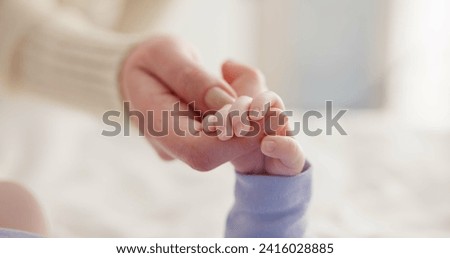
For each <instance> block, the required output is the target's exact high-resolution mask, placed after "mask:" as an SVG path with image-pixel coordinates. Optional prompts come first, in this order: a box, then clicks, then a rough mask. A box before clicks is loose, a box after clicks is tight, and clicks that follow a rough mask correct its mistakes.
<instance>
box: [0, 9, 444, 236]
mask: <svg viewBox="0 0 450 258" xmlns="http://www.w3.org/2000/svg"><path fill="white" fill-rule="evenodd" d="M158 8H159V9H158V11H155V15H154V16H153V17H151V18H152V19H143V23H144V24H143V27H146V26H145V25H146V24H150V25H151V26H149V27H150V28H149V29H148V30H149V31H150V32H151V33H153V32H161V31H162V32H165V33H173V34H176V35H180V36H181V37H184V38H185V39H186V40H187V41H190V42H191V43H192V44H193V45H194V46H196V47H197V48H198V49H199V52H200V53H201V55H202V57H203V59H204V64H205V66H206V67H208V68H209V69H211V71H214V72H216V73H218V72H219V67H220V64H221V62H222V61H223V60H225V59H226V58H233V59H236V60H240V61H243V62H246V63H249V64H252V65H256V66H258V67H260V68H261V70H262V71H263V72H264V73H265V74H266V76H267V82H268V84H269V87H270V88H271V89H273V90H275V91H277V92H279V93H280V94H281V95H282V96H283V97H284V99H285V100H286V103H287V104H288V107H289V108H292V109H295V110H297V115H300V114H301V112H302V111H304V110H307V109H311V108H313V109H319V110H320V109H322V108H324V106H325V100H333V101H334V104H335V106H336V107H337V108H339V107H342V108H347V109H349V111H348V112H347V114H346V115H345V116H344V119H343V122H342V123H341V124H342V126H343V127H344V129H345V130H346V131H347V133H348V136H340V135H338V134H335V135H333V136H325V135H323V136H319V137H308V136H306V135H303V134H301V135H300V136H299V137H298V138H299V141H300V143H301V144H302V145H303V146H304V149H305V152H306V154H307V155H308V158H309V159H310V160H311V162H312V164H313V166H314V167H315V170H314V173H315V174H314V177H315V178H314V179H315V180H314V198H313V203H312V207H311V210H310V212H309V221H310V223H309V228H308V231H307V235H308V236H330V237H359V236H369V237H370V236H380V237H381V236H386V237H397V236H406V237H410V236H414V237H435V236H446V237H449V236H450V160H449V158H448V157H449V156H450V75H449V74H450V72H449V71H450V30H448V28H449V27H450V16H449V15H448V13H449V12H450V2H449V1H446V0H428V1H426V0H416V1H407V0H395V1H376V0H342V1H329V0H315V1H310V0H282V1H276V0H261V1H256V0H245V1H242V0H241V1H238V0H232V1H210V0H184V1H167V3H164V4H162V5H161V6H160V7H158ZM121 30H124V31H127V28H121ZM43 114H45V115H43ZM0 121H1V122H0V123H1V124H0V125H1V126H0V142H1V144H0V179H13V180H16V181H19V182H21V183H23V184H25V185H26V186H28V187H29V188H30V189H32V191H33V192H34V193H35V194H36V196H37V197H38V199H39V200H40V201H41V203H42V205H43V207H44V209H45V211H46V213H47V215H48V217H49V222H50V224H51V226H52V234H53V235H54V236H80V237H95V236H112V237H115V236H124V237H141V236H154V237H167V236H170V237H178V236H184V237H210V236H212V237H219V236H222V234H223V229H224V222H225V216H226V212H227V211H228V209H229V207H230V205H231V203H232V198H233V197H232V187H233V170H232V167H231V166H229V165H224V166H222V167H220V168H218V169H216V170H214V171H213V172H211V173H206V174H204V173H198V172H195V171H193V170H191V169H190V168H188V166H186V165H184V164H181V163H180V162H172V163H165V162H163V161H160V160H159V159H158V158H157V156H156V154H155V153H154V152H153V150H152V149H151V148H150V146H148V145H147V144H146V142H145V140H144V139H143V138H140V137H114V138H106V137H102V136H101V135H100V133H101V130H102V129H103V127H104V126H103V125H102V124H101V119H100V118H98V117H92V116H91V115H88V114H85V113H83V112H81V111H78V110H76V109H73V108H68V107H64V106H61V105H59V104H58V103H53V102H50V101H48V100H46V99H41V98H40V97H38V96H34V95H31V94H29V93H26V92H24V93H20V94H15V95H10V94H7V93H4V94H2V95H1V98H0ZM317 123H318V124H320V121H317Z"/></svg>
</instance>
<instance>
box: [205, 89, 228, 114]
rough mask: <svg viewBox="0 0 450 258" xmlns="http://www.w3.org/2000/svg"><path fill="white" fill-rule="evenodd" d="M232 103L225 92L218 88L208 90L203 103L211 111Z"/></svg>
mask: <svg viewBox="0 0 450 258" xmlns="http://www.w3.org/2000/svg"><path fill="white" fill-rule="evenodd" d="M233 102H234V98H233V97H231V96H230V95H229V94H228V93H227V92H226V91H224V90H223V89H221V88H219V87H213V88H211V89H209V90H208V92H207V93H206V95H205V103H206V105H208V107H209V108H211V109H216V110H217V109H220V108H221V107H223V106H225V105H226V104H231V103H233Z"/></svg>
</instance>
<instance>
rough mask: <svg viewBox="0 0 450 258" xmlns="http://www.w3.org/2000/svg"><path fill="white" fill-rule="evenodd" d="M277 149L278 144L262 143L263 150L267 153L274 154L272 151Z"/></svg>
mask: <svg viewBox="0 0 450 258" xmlns="http://www.w3.org/2000/svg"><path fill="white" fill-rule="evenodd" d="M275 147H276V143H275V142H273V141H264V142H263V143H262V149H263V150H264V151H265V152H272V151H274V150H275Z"/></svg>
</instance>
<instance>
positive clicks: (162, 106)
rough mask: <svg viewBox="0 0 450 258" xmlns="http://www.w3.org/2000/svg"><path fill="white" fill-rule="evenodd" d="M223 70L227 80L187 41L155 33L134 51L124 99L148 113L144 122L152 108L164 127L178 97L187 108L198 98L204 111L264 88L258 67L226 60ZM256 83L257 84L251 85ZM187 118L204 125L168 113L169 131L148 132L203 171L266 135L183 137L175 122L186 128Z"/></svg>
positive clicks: (124, 76) (162, 150) (167, 155)
mask: <svg viewBox="0 0 450 258" xmlns="http://www.w3.org/2000/svg"><path fill="white" fill-rule="evenodd" d="M222 72H223V75H224V78H223V79H221V78H217V77H215V76H213V75H211V74H209V73H208V72H207V71H206V70H205V69H204V68H203V67H202V66H201V64H200V63H199V58H198V56H197V54H196V52H195V51H194V49H193V48H192V47H191V46H189V45H188V44H187V43H185V42H183V41H181V40H179V39H176V38H173V37H170V36H157V37H153V38H150V39H148V40H147V41H144V42H142V43H141V44H139V45H138V46H137V47H135V48H134V49H133V50H132V51H131V53H130V54H129V56H128V57H127V59H126V60H125V62H124V65H123V68H122V71H121V76H120V85H121V86H120V87H121V92H122V96H123V100H124V101H128V102H130V107H131V109H133V110H138V111H141V113H142V114H144V115H145V121H144V124H149V121H148V120H149V117H147V111H148V110H153V111H154V112H153V114H154V117H153V119H152V121H150V124H151V123H154V124H153V127H154V128H155V129H156V130H161V127H162V123H161V120H162V111H163V110H165V111H167V110H168V111H172V110H173V107H174V104H176V103H178V102H179V103H180V106H181V108H182V109H183V110H188V109H189V107H188V103H191V102H193V101H194V102H195V108H196V110H199V111H200V112H206V111H208V110H218V109H220V108H221V107H223V106H224V105H225V104H231V103H233V102H234V100H235V98H236V97H237V96H239V95H248V96H254V95H255V94H256V93H259V92H262V91H264V90H265V86H264V84H263V83H261V80H262V76H261V73H259V72H258V71H256V70H253V69H251V68H245V70H243V69H239V66H236V65H235V66H233V65H231V64H230V63H229V62H228V63H225V64H224V66H223V67H222ZM239 80H243V81H242V82H247V85H248V84H250V86H249V87H245V88H242V89H237V90H236V89H233V88H232V87H231V85H230V84H231V82H234V83H233V84H234V85H240V83H239ZM252 84H253V85H254V86H255V87H251V85H252ZM189 120H191V121H189ZM155 123H156V124H155ZM189 123H191V124H194V125H195V127H196V128H202V126H201V121H197V120H195V119H194V118H192V117H181V118H180V119H179V123H175V122H174V120H173V117H170V119H169V123H168V124H169V128H168V129H169V130H168V131H169V133H168V135H167V136H165V137H153V136H152V135H150V134H149V133H148V132H147V130H144V133H145V136H146V138H147V139H148V141H149V142H150V143H151V144H152V146H153V147H154V148H155V150H156V151H157V152H158V154H159V156H160V157H161V158H163V159H165V160H171V159H174V158H177V159H180V160H182V161H184V162H185V163H187V164H188V165H190V166H191V167H193V168H194V169H196V170H200V171H208V170H211V169H213V168H215V167H217V166H219V165H221V164H223V163H225V162H228V161H232V160H235V159H236V158H238V157H242V156H243V155H245V154H247V153H251V152H253V151H255V150H257V149H259V145H260V141H261V138H262V135H261V136H260V137H252V138H248V137H243V138H238V137H234V138H233V139H231V140H229V141H220V140H219V139H218V138H217V137H211V136H208V135H206V134H205V133H203V132H200V135H199V136H194V135H190V134H187V135H186V136H180V135H177V134H176V133H175V132H174V127H175V126H174V125H175V124H176V127H179V128H180V129H182V130H186V131H187V130H188V125H189ZM211 149H214V150H215V151H211Z"/></svg>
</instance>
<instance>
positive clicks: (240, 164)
mask: <svg viewBox="0 0 450 258" xmlns="http://www.w3.org/2000/svg"><path fill="white" fill-rule="evenodd" d="M223 70H224V77H225V78H226V72H229V73H230V70H232V71H233V72H234V73H235V74H236V75H235V76H236V79H235V80H233V81H231V82H230V83H231V86H232V87H233V88H234V89H236V90H237V91H239V90H241V91H243V92H248V93H251V91H252V90H251V89H265V85H264V80H263V79H261V78H258V77H262V76H261V75H259V72H255V70H254V69H253V68H250V67H247V66H244V65H241V64H238V63H235V62H231V61H229V62H227V63H225V64H224V66H223ZM252 95H254V97H249V96H246V95H241V96H240V97H238V98H237V99H236V100H235V101H234V103H232V104H227V105H225V106H223V107H222V108H221V109H220V110H218V111H217V112H216V113H215V114H213V115H209V116H207V117H206V118H205V122H204V123H203V127H204V128H203V129H204V130H205V131H207V132H210V133H214V132H215V133H216V134H217V137H218V138H219V140H221V141H228V140H230V139H231V138H233V137H260V138H261V144H260V146H259V148H258V149H255V150H253V151H251V152H250V153H248V154H246V155H243V156H240V157H238V158H236V159H234V160H232V164H233V165H234V167H235V169H236V171H237V172H238V173H241V174H253V175H255V174H258V175H263V174H265V175H276V176H295V175H298V174H300V173H301V171H302V170H303V168H304V166H305V156H304V154H303V151H302V149H301V147H300V145H299V144H298V142H297V141H296V140H295V139H294V138H293V137H291V136H289V135H288V134H289V124H288V121H287V116H286V115H284V113H283V111H284V110H285V106H284V103H283V101H282V99H281V98H280V97H279V96H278V95H277V94H276V93H274V92H272V91H267V90H263V91H261V92H259V93H257V92H254V93H253V94H252Z"/></svg>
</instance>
